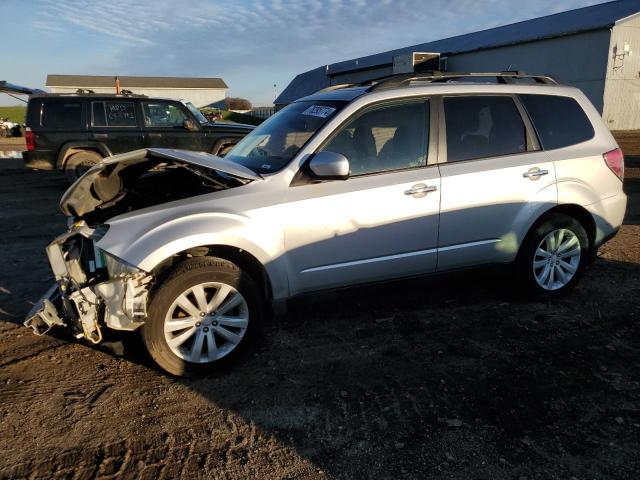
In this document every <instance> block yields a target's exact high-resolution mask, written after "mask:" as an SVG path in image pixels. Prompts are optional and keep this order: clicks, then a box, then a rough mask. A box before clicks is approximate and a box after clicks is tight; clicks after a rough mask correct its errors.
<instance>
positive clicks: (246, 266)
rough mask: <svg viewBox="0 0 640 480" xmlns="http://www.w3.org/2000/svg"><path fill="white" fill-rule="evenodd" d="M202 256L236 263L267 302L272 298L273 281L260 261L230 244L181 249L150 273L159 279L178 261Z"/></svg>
mask: <svg viewBox="0 0 640 480" xmlns="http://www.w3.org/2000/svg"><path fill="white" fill-rule="evenodd" d="M204 256H212V257H219V258H222V259H224V260H228V261H230V262H232V263H234V264H236V265H237V266H238V267H239V268H240V269H241V270H242V271H244V272H247V274H248V275H249V276H250V277H251V279H252V280H253V281H255V282H256V283H258V285H259V286H260V289H261V292H262V294H263V295H264V298H265V300H266V301H267V302H271V301H272V300H273V282H272V279H271V276H270V275H269V272H268V271H267V269H266V268H265V266H264V265H263V264H262V262H260V260H258V258H257V257H256V256H254V255H253V254H252V253H250V252H248V251H247V250H245V249H242V248H238V247H234V246H231V245H221V244H214V245H202V246H198V247H191V248H188V249H186V250H182V251H180V252H177V253H175V254H173V255H172V256H170V257H169V258H167V259H165V260H163V261H162V262H160V263H159V264H157V265H156V266H155V267H154V268H153V270H152V271H151V273H152V274H153V275H154V277H156V278H157V279H159V280H160V281H161V280H162V279H163V278H164V277H165V276H166V275H167V274H168V273H169V272H170V271H171V270H173V268H175V266H176V265H177V264H179V263H180V262H182V261H184V260H186V259H188V258H193V257H204Z"/></svg>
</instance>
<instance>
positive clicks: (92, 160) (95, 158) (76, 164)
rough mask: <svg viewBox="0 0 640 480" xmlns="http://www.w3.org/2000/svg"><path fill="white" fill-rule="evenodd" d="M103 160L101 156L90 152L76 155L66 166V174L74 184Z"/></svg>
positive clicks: (68, 160)
mask: <svg viewBox="0 0 640 480" xmlns="http://www.w3.org/2000/svg"><path fill="white" fill-rule="evenodd" d="M101 160H102V157H101V156H100V155H99V154H97V153H96V152H92V151H90V150H83V151H81V152H78V153H74V154H73V155H71V156H70V157H69V158H68V159H67V161H66V162H65V164H64V174H65V176H66V177H67V180H68V181H69V182H70V183H73V182H75V181H76V180H77V179H79V178H80V177H81V176H82V175H84V174H85V173H86V172H87V171H88V170H89V169H90V168H91V167H93V166H94V165H96V164H98V163H99V162H100V161H101Z"/></svg>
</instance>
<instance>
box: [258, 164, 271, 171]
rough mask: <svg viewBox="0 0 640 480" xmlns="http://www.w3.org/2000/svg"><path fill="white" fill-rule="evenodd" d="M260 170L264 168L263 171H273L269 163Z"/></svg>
mask: <svg viewBox="0 0 640 480" xmlns="http://www.w3.org/2000/svg"><path fill="white" fill-rule="evenodd" d="M260 168H262V169H263V170H271V165H269V164H268V163H265V164H264V165H262V166H261V167H260Z"/></svg>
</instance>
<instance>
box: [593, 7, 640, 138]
mask: <svg viewBox="0 0 640 480" xmlns="http://www.w3.org/2000/svg"><path fill="white" fill-rule="evenodd" d="M625 43H627V44H629V46H630V49H631V51H632V55H626V56H624V57H620V56H617V55H620V54H622V52H623V49H624V44H625ZM608 57H609V59H608V60H609V61H608V66H607V85H606V88H605V92H604V97H605V104H604V105H605V106H604V113H603V115H602V116H603V118H604V121H605V122H606V123H607V126H608V127H609V129H611V130H636V129H640V78H639V76H640V16H634V17H631V18H629V19H627V20H621V21H620V22H618V23H617V24H616V25H615V26H614V27H613V30H612V33H611V43H610V45H609V52H608Z"/></svg>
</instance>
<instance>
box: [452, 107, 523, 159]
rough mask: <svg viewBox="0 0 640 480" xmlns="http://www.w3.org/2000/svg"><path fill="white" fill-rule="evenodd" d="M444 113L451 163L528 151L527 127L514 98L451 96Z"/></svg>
mask: <svg viewBox="0 0 640 480" xmlns="http://www.w3.org/2000/svg"><path fill="white" fill-rule="evenodd" d="M444 113H445V121H446V126H447V161H448V162H457V161H461V160H471V159H474V158H482V157H496V156H500V155H510V154H514V153H522V152H525V151H526V150H527V133H526V128H525V125H524V122H523V121H522V117H521V116H520V112H519V111H518V108H517V107H516V104H515V102H514V101H513V99H512V98H511V97H506V96H494V97H492V96H472V97H448V98H445V99H444Z"/></svg>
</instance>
